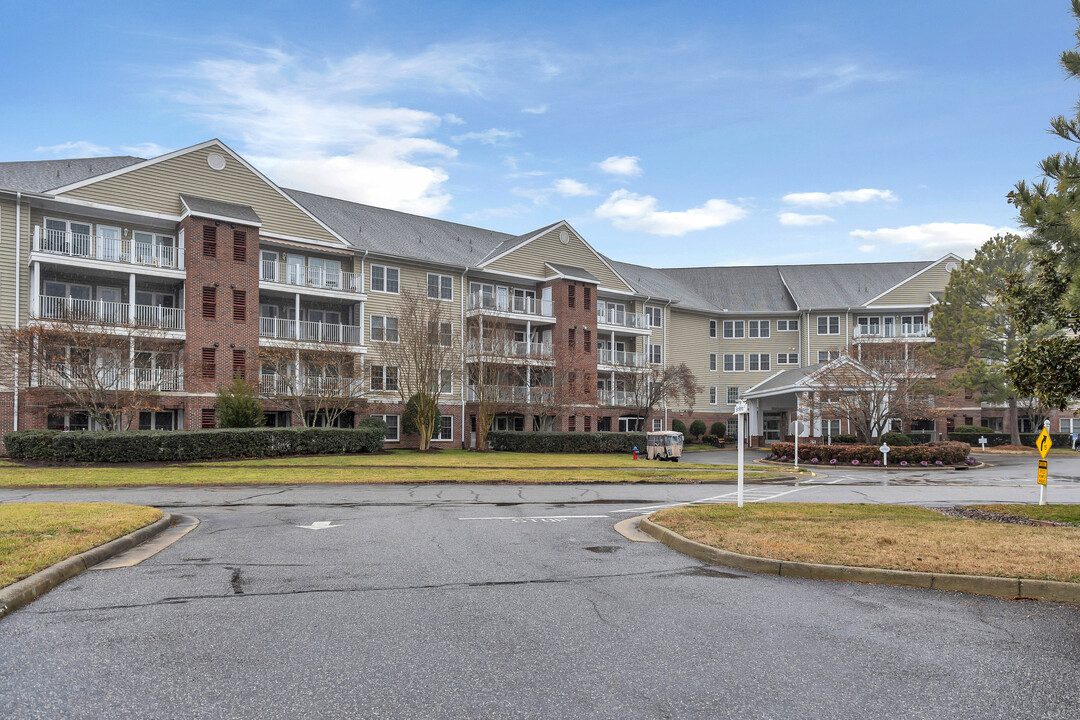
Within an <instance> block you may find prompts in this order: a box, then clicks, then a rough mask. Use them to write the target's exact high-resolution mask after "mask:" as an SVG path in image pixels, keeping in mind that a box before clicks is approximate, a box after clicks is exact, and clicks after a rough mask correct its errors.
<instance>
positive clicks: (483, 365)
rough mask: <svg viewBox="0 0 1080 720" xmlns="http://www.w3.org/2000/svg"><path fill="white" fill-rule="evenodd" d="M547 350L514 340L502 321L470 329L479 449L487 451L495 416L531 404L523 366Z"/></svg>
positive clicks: (469, 375) (469, 367) (469, 365)
mask: <svg viewBox="0 0 1080 720" xmlns="http://www.w3.org/2000/svg"><path fill="white" fill-rule="evenodd" d="M544 352H545V349H544V348H543V347H533V346H532V344H530V342H529V340H528V338H526V339H525V340H524V341H520V340H517V339H516V338H515V333H514V330H513V329H511V328H510V327H509V326H508V325H507V324H506V322H505V321H504V320H502V319H501V318H491V319H487V320H484V319H482V318H481V319H479V320H478V321H477V322H476V323H474V324H472V325H470V326H469V339H468V342H467V343H466V347H465V357H466V371H465V372H466V379H467V382H468V398H467V399H468V401H469V403H470V404H471V405H472V406H473V407H474V408H475V410H476V449H477V450H486V449H487V437H488V433H489V432H490V431H491V424H492V422H493V421H494V419H495V416H496V415H498V414H500V413H508V412H512V411H514V410H517V409H519V408H520V407H522V406H524V405H526V404H527V403H528V397H527V395H528V394H529V393H528V389H527V386H526V385H525V377H524V376H523V373H522V372H521V367H520V366H521V364H522V363H525V362H528V361H529V359H530V358H531V357H532V356H534V355H535V356H539V357H542V356H543V353H544Z"/></svg>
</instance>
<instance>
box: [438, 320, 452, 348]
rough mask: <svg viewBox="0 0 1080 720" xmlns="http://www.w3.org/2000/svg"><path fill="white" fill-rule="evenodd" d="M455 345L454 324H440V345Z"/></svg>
mask: <svg viewBox="0 0 1080 720" xmlns="http://www.w3.org/2000/svg"><path fill="white" fill-rule="evenodd" d="M453 344H454V323H448V322H441V323H439V345H441V346H443V347H450V346H451V345H453Z"/></svg>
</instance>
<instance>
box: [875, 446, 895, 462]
mask: <svg viewBox="0 0 1080 720" xmlns="http://www.w3.org/2000/svg"><path fill="white" fill-rule="evenodd" d="M878 450H880V451H881V457H883V458H885V462H884V463H882V464H883V465H884V467H889V451H890V450H892V448H891V447H889V443H881V447H879V448H878Z"/></svg>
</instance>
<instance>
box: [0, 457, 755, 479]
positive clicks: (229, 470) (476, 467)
mask: <svg viewBox="0 0 1080 720" xmlns="http://www.w3.org/2000/svg"><path fill="white" fill-rule="evenodd" d="M771 475H776V471H774V470H767V471H761V470H749V469H748V470H746V478H747V479H748V480H754V479H760V478H762V477H768V476H771ZM735 477H736V470H735V468H734V466H731V465H705V464H693V463H678V464H676V463H660V462H649V461H645V460H639V461H638V462H636V463H635V462H634V461H633V460H632V459H630V458H629V457H625V456H622V455H600V454H594V455H588V454H546V453H545V454H530V453H474V452H465V451H462V450H447V451H443V452H439V453H417V452H414V451H408V450H398V451H394V452H391V453H387V454H377V455H331V456H307V457H288V458H270V459H263V460H240V461H229V462H204V463H189V464H162V465H159V466H153V467H148V466H146V465H141V466H137V467H129V466H125V465H112V466H94V467H86V466H79V465H71V466H60V467H40V466H22V465H17V464H8V465H0V487H124V486H134V485H231V484H240V485H293V484H318V483H327V484H334V483H433V482H461V483H514V484H528V483H588V482H610V483H633V482H650V483H695V482H724V481H729V480H734V479H735Z"/></svg>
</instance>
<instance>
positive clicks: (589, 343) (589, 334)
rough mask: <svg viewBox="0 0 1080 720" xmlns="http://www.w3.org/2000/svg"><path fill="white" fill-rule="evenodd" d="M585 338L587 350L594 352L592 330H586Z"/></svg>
mask: <svg viewBox="0 0 1080 720" xmlns="http://www.w3.org/2000/svg"><path fill="white" fill-rule="evenodd" d="M583 340H584V341H585V352H587V353H591V352H592V330H586V331H585V332H584V337H583Z"/></svg>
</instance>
